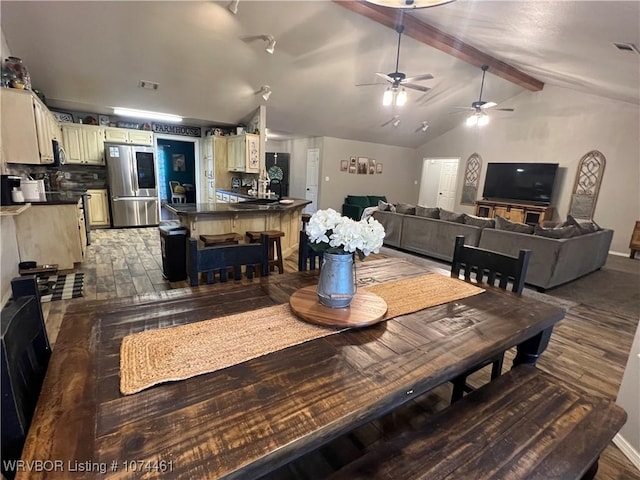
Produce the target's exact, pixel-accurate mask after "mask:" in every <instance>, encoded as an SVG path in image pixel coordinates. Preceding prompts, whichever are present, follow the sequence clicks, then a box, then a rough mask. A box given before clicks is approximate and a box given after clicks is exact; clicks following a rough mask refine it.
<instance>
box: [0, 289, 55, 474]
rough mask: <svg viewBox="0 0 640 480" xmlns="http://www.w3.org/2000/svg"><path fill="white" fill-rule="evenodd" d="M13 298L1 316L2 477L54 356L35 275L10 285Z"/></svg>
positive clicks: (19, 446)
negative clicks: (50, 359) (52, 355)
mask: <svg viewBox="0 0 640 480" xmlns="http://www.w3.org/2000/svg"><path fill="white" fill-rule="evenodd" d="M11 286H12V290H13V299H12V300H11V301H9V302H8V303H7V304H6V305H5V306H4V307H3V308H2V312H1V313H0V333H1V341H0V349H1V354H0V356H1V366H2V469H1V470H2V474H3V475H5V476H6V477H7V478H13V476H14V475H15V473H16V472H15V469H11V468H10V466H9V463H8V462H7V461H8V460H18V459H20V456H21V453H22V448H23V446H24V442H25V439H26V436H27V432H28V431H29V426H30V425H31V419H32V417H33V413H34V411H35V408H36V403H37V402H38V396H39V395H40V389H41V388H42V383H43V381H44V376H45V374H46V372H47V366H48V365H49V358H50V357H51V346H50V344H49V338H48V337H47V331H46V329H45V324H44V317H43V316H42V306H41V303H40V295H39V293H38V284H37V279H36V277H35V276H27V277H20V278H16V279H14V280H13V281H12V282H11Z"/></svg>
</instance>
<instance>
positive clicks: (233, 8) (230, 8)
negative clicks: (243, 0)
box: [227, 0, 240, 15]
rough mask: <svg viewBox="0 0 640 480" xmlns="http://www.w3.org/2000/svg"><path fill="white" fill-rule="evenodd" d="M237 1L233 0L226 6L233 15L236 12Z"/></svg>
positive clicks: (238, 0)
mask: <svg viewBox="0 0 640 480" xmlns="http://www.w3.org/2000/svg"><path fill="white" fill-rule="evenodd" d="M238 3H240V0H233V1H232V2H231V3H230V4H229V6H228V7H227V8H228V9H229V11H230V12H231V13H233V14H234V15H235V14H236V13H238Z"/></svg>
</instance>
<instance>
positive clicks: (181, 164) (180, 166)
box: [171, 153, 187, 172]
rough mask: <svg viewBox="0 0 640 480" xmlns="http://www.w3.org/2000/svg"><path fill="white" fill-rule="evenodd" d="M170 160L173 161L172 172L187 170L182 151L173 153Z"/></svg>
mask: <svg viewBox="0 0 640 480" xmlns="http://www.w3.org/2000/svg"><path fill="white" fill-rule="evenodd" d="M171 160H172V161H173V171H174V172H185V171H186V170H187V165H186V162H185V159H184V155H183V154H182V153H174V154H173V155H172V156H171Z"/></svg>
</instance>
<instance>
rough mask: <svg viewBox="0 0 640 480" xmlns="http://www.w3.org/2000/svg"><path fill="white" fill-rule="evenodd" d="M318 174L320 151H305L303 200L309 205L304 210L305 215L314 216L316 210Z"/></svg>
mask: <svg viewBox="0 0 640 480" xmlns="http://www.w3.org/2000/svg"><path fill="white" fill-rule="evenodd" d="M319 173H320V149H319V148H309V149H308V150H307V181H306V186H305V192H304V198H306V199H307V200H311V203H310V204H309V205H307V206H306V207H305V209H304V211H305V213H310V214H314V213H316V210H317V209H318V174H319Z"/></svg>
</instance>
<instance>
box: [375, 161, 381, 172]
mask: <svg viewBox="0 0 640 480" xmlns="http://www.w3.org/2000/svg"><path fill="white" fill-rule="evenodd" d="M376 173H382V164H381V163H380V162H378V163H376Z"/></svg>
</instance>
